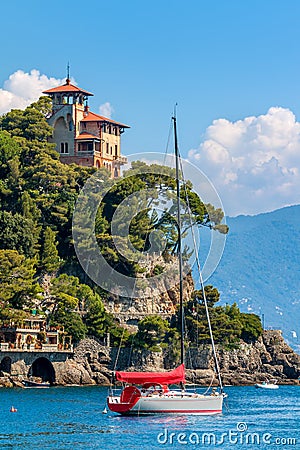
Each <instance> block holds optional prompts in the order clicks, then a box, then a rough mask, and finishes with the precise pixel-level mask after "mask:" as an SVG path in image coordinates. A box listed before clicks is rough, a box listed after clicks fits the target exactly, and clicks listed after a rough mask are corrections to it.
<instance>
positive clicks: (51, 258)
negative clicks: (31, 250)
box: [41, 227, 63, 274]
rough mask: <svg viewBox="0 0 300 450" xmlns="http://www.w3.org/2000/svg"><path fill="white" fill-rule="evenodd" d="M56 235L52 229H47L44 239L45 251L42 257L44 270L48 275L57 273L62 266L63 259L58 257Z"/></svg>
mask: <svg viewBox="0 0 300 450" xmlns="http://www.w3.org/2000/svg"><path fill="white" fill-rule="evenodd" d="M55 237H56V233H55V231H53V230H51V228H50V227H46V228H45V231H44V238H43V250H42V256H41V266H42V269H43V270H44V271H45V272H47V273H52V274H53V273H55V272H57V270H58V269H59V268H60V266H61V265H62V262H63V261H62V259H61V258H60V257H59V255H58V250H57V242H56V240H55Z"/></svg>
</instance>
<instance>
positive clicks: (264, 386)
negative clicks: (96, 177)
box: [255, 383, 279, 389]
mask: <svg viewBox="0 0 300 450" xmlns="http://www.w3.org/2000/svg"><path fill="white" fill-rule="evenodd" d="M255 387H257V388H260V389H278V388H279V386H278V385H277V384H260V383H258V384H256V385H255Z"/></svg>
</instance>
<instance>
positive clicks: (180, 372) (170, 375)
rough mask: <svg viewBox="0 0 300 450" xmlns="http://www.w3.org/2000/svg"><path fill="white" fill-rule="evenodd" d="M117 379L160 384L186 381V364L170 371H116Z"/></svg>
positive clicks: (134, 382) (136, 382)
mask: <svg viewBox="0 0 300 450" xmlns="http://www.w3.org/2000/svg"><path fill="white" fill-rule="evenodd" d="M116 379H117V380H118V381H124V382H126V383H132V384H144V383H149V382H151V383H159V384H177V383H181V382H182V383H185V372H184V364H181V365H180V366H178V367H177V368H176V369H174V370H171V371H170V372H116Z"/></svg>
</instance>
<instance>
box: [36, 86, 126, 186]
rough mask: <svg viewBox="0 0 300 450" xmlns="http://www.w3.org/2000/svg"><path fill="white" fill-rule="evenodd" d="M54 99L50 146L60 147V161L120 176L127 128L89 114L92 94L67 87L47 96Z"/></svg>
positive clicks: (52, 91)
mask: <svg viewBox="0 0 300 450" xmlns="http://www.w3.org/2000/svg"><path fill="white" fill-rule="evenodd" d="M43 93H44V94H47V95H49V96H50V97H51V100H52V114H51V116H50V117H49V119H48V123H49V125H51V126H52V127H53V128H54V132H53V137H52V138H51V139H50V142H53V143H55V144H56V149H57V151H58V152H59V154H60V159H61V161H62V162H64V163H66V164H72V163H75V164H78V165H80V166H87V167H97V168H100V167H105V168H106V169H107V170H108V171H109V172H110V173H111V176H112V177H118V176H119V175H120V167H121V165H122V164H126V162H127V159H126V157H124V156H122V155H121V135H122V133H123V132H124V130H125V129H126V128H129V127H128V126H127V125H124V124H122V123H119V122H115V121H114V120H111V119H109V118H107V117H103V116H100V115H99V114H95V113H93V112H91V111H90V110H89V107H88V97H90V96H92V95H93V94H91V93H90V92H88V91H85V90H84V89H81V88H79V87H78V86H75V85H73V84H71V83H70V80H69V79H68V78H67V79H66V83H65V84H64V85H62V86H58V87H55V88H52V89H48V90H47V91H44V92H43Z"/></svg>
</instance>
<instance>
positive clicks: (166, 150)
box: [163, 118, 172, 166]
mask: <svg viewBox="0 0 300 450" xmlns="http://www.w3.org/2000/svg"><path fill="white" fill-rule="evenodd" d="M171 133H172V118H171V120H170V126H169V133H168V139H167V144H166V149H165V155H164V159H163V165H164V166H165V165H166V159H167V155H168V149H169V145H170V140H171Z"/></svg>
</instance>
